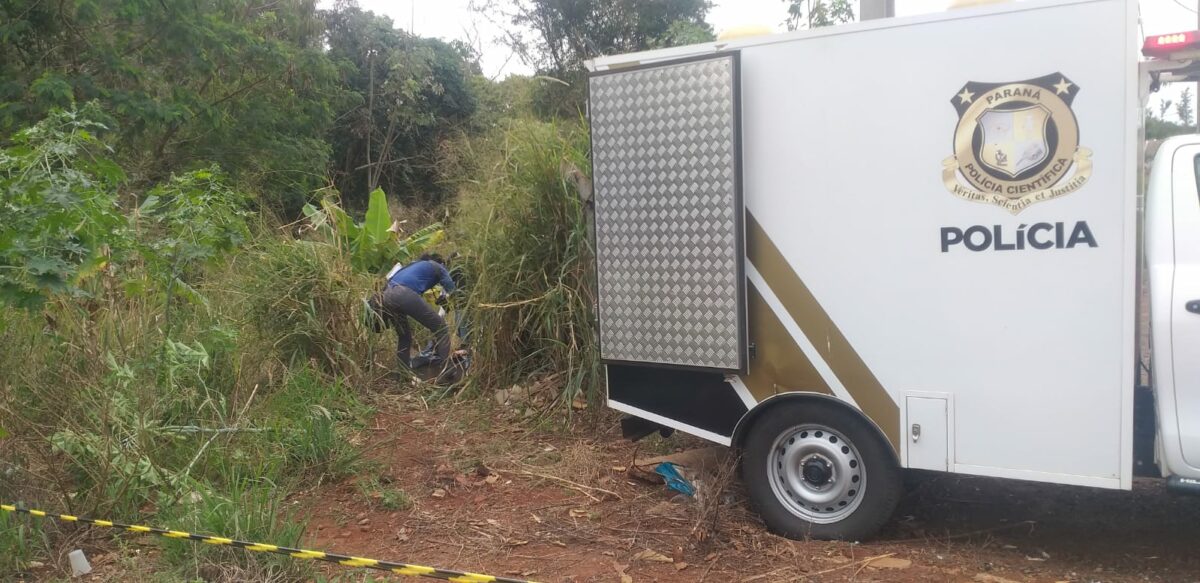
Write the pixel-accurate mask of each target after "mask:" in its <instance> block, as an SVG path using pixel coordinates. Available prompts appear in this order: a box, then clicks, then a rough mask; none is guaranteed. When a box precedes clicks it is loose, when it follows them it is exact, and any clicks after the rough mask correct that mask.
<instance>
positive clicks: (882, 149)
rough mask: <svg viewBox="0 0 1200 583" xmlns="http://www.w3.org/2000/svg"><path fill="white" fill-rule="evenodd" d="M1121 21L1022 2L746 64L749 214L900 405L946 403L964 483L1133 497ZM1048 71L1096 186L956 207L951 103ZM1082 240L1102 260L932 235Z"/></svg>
mask: <svg viewBox="0 0 1200 583" xmlns="http://www.w3.org/2000/svg"><path fill="white" fill-rule="evenodd" d="M1134 8H1135V7H1134V6H1132V5H1131V4H1130V3H1128V2H1126V1H1125V0H1095V1H1089V2H1071V3H1064V2H1052V3H1044V4H1038V3H1033V2H1030V3H1023V4H1022V5H1020V7H1019V8H1018V9H1012V10H1010V11H1007V12H1005V11H997V10H986V11H979V12H977V13H972V14H970V15H963V16H960V17H956V18H953V19H941V20H938V19H922V20H915V21H905V20H900V21H897V22H895V23H891V24H890V25H872V26H870V27H869V28H867V27H859V28H853V27H847V28H846V29H845V30H844V31H839V32H833V33H828V34H822V35H811V36H806V37H803V36H802V37H796V39H795V42H777V43H771V44H762V45H758V46H746V47H743V48H742V77H743V85H742V87H743V112H742V114H743V139H744V144H745V145H744V160H745V193H746V203H747V209H748V212H750V213H751V214H753V215H754V217H755V218H756V219H757V220H758V221H759V222H760V223H761V224H762V226H763V228H764V229H765V230H766V232H767V234H768V235H769V236H770V237H771V238H772V240H773V242H774V243H775V244H776V245H777V246H778V247H779V248H780V249H781V251H782V252H783V253H784V255H785V256H786V257H787V259H788V261H789V263H790V266H791V267H792V268H793V269H794V271H795V272H796V273H797V274H798V275H799V276H800V278H801V279H802V280H803V281H804V282H805V284H806V285H807V286H808V287H809V289H811V290H812V292H813V293H814V295H815V296H816V298H817V299H818V301H820V302H821V304H822V307H823V308H824V309H825V311H826V312H828V313H829V315H830V316H831V318H832V320H833V321H834V322H835V323H836V325H837V326H838V327H839V328H840V330H841V331H842V333H843V334H844V335H845V336H846V338H847V339H848V340H849V341H850V343H851V344H852V345H853V346H854V348H855V349H856V350H857V352H858V353H859V354H860V355H861V356H862V358H863V360H864V361H865V362H866V364H867V365H868V366H869V367H870V368H871V370H872V372H873V373H874V374H875V375H876V376H877V377H878V378H879V380H880V382H881V383H882V384H883V386H884V387H885V388H887V389H888V390H889V392H890V393H891V394H892V396H893V398H894V399H895V400H896V401H897V402H899V401H900V400H901V399H902V393H901V391H900V390H899V389H898V387H912V386H921V387H926V388H928V389H929V390H932V391H937V392H945V393H950V394H952V395H953V396H954V399H955V407H956V415H955V417H956V426H955V428H954V430H955V435H956V437H955V448H954V451H955V454H954V455H955V457H954V460H953V462H954V463H955V468H957V469H960V470H965V471H971V472H975V473H986V474H989V475H1012V476H1014V477H1030V478H1033V479H1042V480H1050V481H1063V482H1069V483H1081V482H1086V483H1089V484H1092V485H1103V486H1109V487H1119V486H1127V485H1128V483H1129V473H1130V471H1129V467H1128V466H1129V464H1130V463H1131V462H1130V460H1129V450H1130V449H1131V447H1132V437H1131V435H1132V425H1131V419H1130V417H1131V407H1132V390H1133V386H1132V379H1133V352H1134V351H1133V334H1134V331H1133V315H1134V309H1133V308H1134V302H1133V298H1134V294H1133V281H1134V261H1133V258H1134V254H1135V248H1134V243H1135V241H1134V239H1135V228H1136V215H1135V200H1134V192H1135V191H1136V188H1135V180H1136V176H1135V174H1134V172H1135V170H1136V168H1135V166H1134V165H1133V164H1130V163H1129V160H1131V159H1132V154H1131V153H1132V152H1133V151H1134V149H1135V147H1136V146H1135V145H1134V140H1135V139H1136V133H1137V125H1136V124H1137V120H1136V115H1137V112H1138V107H1137V105H1136V96H1137V87H1136V79H1135V72H1136V61H1135V59H1136V51H1135V50H1134V45H1135V42H1136V41H1135V39H1134V23H1133V21H1134V16H1133V10H1134ZM1071 23H1075V24H1074V25H1073V24H1071ZM1079 23H1087V26H1080V25H1079ZM1014 39H1020V42H1014ZM1056 72H1061V73H1062V74H1063V75H1065V76H1067V77H1069V78H1070V79H1071V80H1072V82H1073V83H1076V84H1078V86H1079V88H1080V92H1079V94H1078V96H1077V97H1076V99H1075V101H1074V104H1073V110H1074V114H1075V116H1076V118H1077V119H1078V124H1079V128H1080V134H1081V145H1082V146H1084V147H1087V148H1090V149H1092V150H1093V152H1094V155H1093V157H1092V161H1093V163H1094V169H1093V174H1092V177H1091V179H1090V181H1089V182H1088V184H1087V185H1086V186H1085V187H1083V188H1082V189H1081V190H1080V191H1079V192H1076V193H1073V194H1070V195H1067V196H1063V197H1061V198H1058V199H1056V200H1053V201H1049V202H1041V203H1037V204H1034V205H1032V206H1030V207H1028V208H1026V209H1025V210H1024V211H1022V212H1021V213H1020V214H1019V215H1016V216H1014V215H1013V214H1011V213H1009V212H1007V211H1005V210H1003V209H1000V208H997V207H994V206H991V205H985V204H979V203H974V202H968V201H964V200H960V199H958V198H956V197H954V196H953V195H951V194H949V193H948V192H947V191H946V188H945V186H944V185H943V184H942V176H941V164H942V161H943V160H944V159H945V158H946V157H947V156H948V155H950V154H952V151H951V150H952V148H951V142H952V138H953V135H954V131H955V125H956V122H957V117H956V115H955V112H954V109H953V107H951V105H950V102H949V100H950V98H951V97H952V96H953V95H954V94H955V93H956V92H957V91H958V90H959V89H960V88H962V87H963V85H964V84H965V83H967V82H972V81H974V82H1016V81H1021V80H1025V79H1032V78H1036V77H1041V76H1044V75H1047V74H1051V73H1056ZM1078 221H1086V222H1087V223H1088V225H1089V227H1090V229H1091V231H1092V233H1094V236H1095V238H1096V239H1097V241H1098V247H1096V248H1086V247H1085V248H1076V249H1051V250H1044V251H1038V250H1032V249H1026V250H1023V251H1011V252H1009V251H992V252H981V253H970V252H963V253H941V250H940V248H939V232H940V229H941V228H942V227H962V228H966V227H970V226H973V225H982V226H987V227H989V228H991V227H993V226H995V225H999V226H1000V227H1001V228H1002V229H1003V230H1006V231H1008V232H1009V233H1013V232H1015V231H1017V230H1018V229H1019V228H1020V225H1029V224H1034V223H1040V222H1047V223H1057V222H1063V223H1066V224H1068V225H1074V224H1075V223H1076V222H1078ZM814 342H817V340H814ZM1048 444H1053V446H1050V445H1048Z"/></svg>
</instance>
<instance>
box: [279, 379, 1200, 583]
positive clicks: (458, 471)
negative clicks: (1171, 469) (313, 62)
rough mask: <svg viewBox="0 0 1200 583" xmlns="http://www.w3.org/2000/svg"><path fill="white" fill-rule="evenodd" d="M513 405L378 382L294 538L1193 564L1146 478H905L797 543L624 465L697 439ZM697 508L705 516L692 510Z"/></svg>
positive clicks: (1013, 577) (489, 554) (755, 570)
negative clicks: (875, 516) (865, 517)
mask: <svg viewBox="0 0 1200 583" xmlns="http://www.w3.org/2000/svg"><path fill="white" fill-rule="evenodd" d="M519 417H520V415H518V414H517V413H515V412H513V411H512V410H510V409H507V408H495V410H494V411H484V410H482V409H481V408H480V407H477V406H476V405H462V404H460V405H457V406H452V405H440V406H437V407H434V408H432V409H426V408H424V407H423V406H422V404H421V401H420V400H419V399H416V398H415V397H411V396H408V397H406V396H397V397H389V398H388V399H387V402H386V403H385V404H383V405H382V406H381V412H380V413H379V415H378V416H377V418H376V419H375V427H373V428H371V429H369V430H367V431H365V432H364V435H363V440H364V442H365V444H366V445H367V446H368V448H369V451H368V454H367V457H368V459H369V460H371V462H372V463H370V464H368V466H369V467H368V469H367V470H365V471H363V472H362V473H361V474H360V475H358V476H355V477H354V478H351V479H350V480H347V481H345V482H343V483H340V484H331V485H326V486H323V487H321V488H319V489H317V490H315V491H311V492H306V493H304V494H302V495H300V496H299V497H297V498H296V499H295V500H294V502H295V503H296V506H297V508H307V509H311V511H310V513H311V514H310V518H311V528H310V530H309V540H308V541H307V542H308V543H309V546H310V548H319V549H323V550H330V551H334V552H344V553H348V554H354V555H358V556H366V557H372V558H380V559H389V560H397V561H406V562H410V563H417V564H424V565H432V566H439V567H448V568H455V569H462V570H470V571H475V572H483V573H488V574H493V575H507V576H512V577H525V578H530V579H536V580H539V581H578V582H583V581H622V577H621V575H622V574H623V575H625V576H626V577H628V578H627V579H624V580H625V581H629V580H632V581H639V582H640V581H714V582H717V581H743V582H746V583H750V582H753V581H763V582H769V581H798V580H810V581H904V582H909V581H979V582H983V583H1005V581H1087V582H1091V581H1185V580H1194V579H1195V578H1196V577H1195V575H1194V574H1195V573H1197V572H1200V553H1197V552H1196V550H1195V549H1196V543H1197V541H1200V500H1196V499H1189V498H1177V497H1172V496H1169V495H1167V494H1165V493H1164V492H1163V491H1162V486H1161V484H1159V483H1157V482H1153V481H1148V482H1139V483H1138V484H1137V486H1136V487H1135V489H1134V491H1133V492H1132V493H1130V492H1110V491H1103V490H1094V489H1087V488H1072V487H1062V486H1048V485H1041V484H1032V483H1024V482H1012V481H1000V480H991V479H983V478H969V477H954V476H940V477H933V476H917V477H916V478H917V479H915V480H913V481H914V484H913V489H912V490H911V491H910V493H909V495H908V496H907V497H906V498H905V500H904V502H903V503H902V506H901V508H900V510H899V511H898V513H897V515H896V519H895V520H894V521H893V522H892V523H891V524H890V525H889V526H888V527H887V529H886V530H885V531H884V532H883V533H882V535H881V536H880V537H879V538H878V539H876V540H874V541H871V542H869V543H863V544H852V543H830V542H819V541H807V542H798V541H789V540H786V539H783V538H780V537H776V536H773V535H771V534H769V533H767V532H765V531H764V530H763V528H762V526H761V524H760V523H759V522H758V520H757V519H756V518H755V516H754V515H753V514H752V513H751V512H750V511H749V510H748V508H747V505H746V501H745V498H744V495H743V492H742V491H741V488H740V485H738V484H736V482H735V483H734V484H733V485H732V486H731V487H730V488H728V489H727V490H726V491H725V493H724V494H722V495H721V496H719V497H718V498H717V500H719V504H712V503H710V504H707V505H706V504H704V503H703V501H697V500H696V499H692V498H687V497H685V496H682V495H678V494H675V493H674V492H672V491H670V490H668V489H667V488H666V487H664V486H661V485H651V484H648V483H645V482H642V481H639V480H636V479H631V478H630V477H629V476H628V475H627V473H626V471H625V468H627V467H628V466H629V465H630V464H631V461H632V460H633V459H634V457H635V455H637V456H646V455H654V454H661V453H669V451H670V450H672V449H677V448H684V447H688V448H690V447H694V446H703V445H705V444H703V443H702V442H699V441H692V440H690V439H685V438H678V437H676V438H672V439H670V440H662V439H660V438H658V437H657V436H655V437H652V438H650V439H648V440H646V442H644V443H643V444H642V445H640V446H635V445H634V444H630V443H627V442H625V441H623V440H621V439H620V436H619V434H618V433H617V429H616V422H615V417H612V416H610V415H607V414H601V415H592V416H591V417H593V418H597V417H600V418H603V419H602V420H598V419H593V420H592V421H590V422H582V423H580V424H579V426H578V427H576V428H574V429H573V430H572V431H571V432H569V433H567V432H554V431H531V430H529V429H528V423H521V422H519V421H518V418H519ZM639 448H640V449H639ZM713 489H715V485H704V484H702V486H701V491H702V493H704V492H705V491H708V492H709V494H710V497H711V491H712V490H713ZM401 492H403V493H404V494H407V495H408V496H409V497H411V506H407V507H405V506H406V505H405V502H407V501H406V500H404V496H403V495H402V494H401ZM702 500H703V497H702ZM712 507H716V508H717V515H716V522H715V527H714V526H712V519H713V514H712V512H711V511H704V510H702V508H710V509H711V508H712ZM701 518H704V520H703V521H701ZM647 551H650V552H647ZM872 557H883V559H880V560H875V561H870V560H868V559H870V558H872ZM335 573H336V574H337V575H340V576H341V577H342V579H341V580H343V581H344V580H357V577H358V576H357V575H350V572H347V571H345V570H341V571H338V570H336V569H334V568H332V567H330V570H329V574H330V575H333V574H335ZM365 576H366V575H365V574H363V576H362V577H363V578H365ZM374 576H375V577H376V579H375V580H379V578H378V577H379V576H378V575H374ZM385 579H386V576H385ZM397 580H399V579H397Z"/></svg>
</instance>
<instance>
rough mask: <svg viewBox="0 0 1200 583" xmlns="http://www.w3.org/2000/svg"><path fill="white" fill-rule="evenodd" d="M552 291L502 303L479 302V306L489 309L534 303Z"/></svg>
mask: <svg viewBox="0 0 1200 583" xmlns="http://www.w3.org/2000/svg"><path fill="white" fill-rule="evenodd" d="M553 292H554V290H550V291H548V292H546V293H544V294H542V295H540V296H538V297H536V298H533V299H529V300H521V301H519V302H507V303H503V304H479V307H481V308H489V309H504V308H515V307H517V306H524V305H526V304H534V303H537V302H540V301H542V300H544V299H546V297H547V296H549V295H550V294H551V293H553Z"/></svg>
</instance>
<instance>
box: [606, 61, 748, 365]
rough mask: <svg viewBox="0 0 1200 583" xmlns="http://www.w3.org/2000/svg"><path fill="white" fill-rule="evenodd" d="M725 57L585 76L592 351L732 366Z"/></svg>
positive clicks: (737, 313)
mask: <svg viewBox="0 0 1200 583" xmlns="http://www.w3.org/2000/svg"><path fill="white" fill-rule="evenodd" d="M737 79H738V69H737V55H736V54H727V55H721V56H713V57H709V58H704V59H692V60H687V61H684V62H675V63H669V64H667V63H664V64H661V65H656V66H653V67H645V68H639V69H634V70H627V71H625V70H623V71H616V72H609V73H603V74H596V75H593V76H592V78H591V79H590V80H589V110H590V111H589V113H590V116H591V131H592V136H591V137H592V163H593V174H594V176H593V179H594V182H595V190H596V196H595V201H596V212H595V214H596V241H595V244H596V273H597V291H598V306H599V310H598V314H597V317H598V319H599V323H600V353H601V358H603V359H604V360H606V361H618V362H643V363H655V364H667V365H674V366H687V367H703V368H715V369H722V370H740V369H742V368H743V364H744V362H743V360H744V355H745V307H744V304H745V301H744V299H745V298H744V291H745V278H744V277H743V276H742V270H741V257H742V254H743V249H742V244H741V243H742V234H741V229H742V223H741V221H742V201H741V192H740V188H741V184H740V181H739V173H740V167H739V155H740V150H739V142H738V115H737V111H738V108H737V106H738V86H737Z"/></svg>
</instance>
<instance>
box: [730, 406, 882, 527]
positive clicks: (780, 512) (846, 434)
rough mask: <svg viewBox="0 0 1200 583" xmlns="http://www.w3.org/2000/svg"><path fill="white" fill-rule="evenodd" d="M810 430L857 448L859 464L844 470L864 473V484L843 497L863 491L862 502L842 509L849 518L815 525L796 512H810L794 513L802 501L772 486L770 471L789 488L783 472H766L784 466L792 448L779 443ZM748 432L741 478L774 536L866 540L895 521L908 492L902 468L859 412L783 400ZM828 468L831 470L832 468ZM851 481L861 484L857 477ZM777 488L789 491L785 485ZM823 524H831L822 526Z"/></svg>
mask: <svg viewBox="0 0 1200 583" xmlns="http://www.w3.org/2000/svg"><path fill="white" fill-rule="evenodd" d="M809 426H823V427H826V428H828V429H829V430H832V432H833V433H829V435H830V436H835V435H836V434H840V435H841V436H842V439H843V442H842V443H843V444H844V445H850V446H852V447H853V449H854V455H853V456H852V461H853V462H855V463H853V464H851V465H849V466H846V467H860V468H861V471H862V476H861V477H862V482H861V486H859V487H858V488H857V490H856V489H850V490H848V491H847V492H844V493H843V495H842V496H843V497H845V496H850V497H853V496H856V495H858V494H859V493H861V496H859V499H857V500H852V504H851V505H850V506H849V507H848V510H844V511H843V510H839V511H838V512H845V514H837V513H831V514H830V516H828V517H819V518H818V519H817V521H813V520H809V519H806V518H805V517H803V516H801V515H799V514H798V513H797V512H807V511H808V510H807V509H802V510H800V511H794V510H792V508H795V507H796V505H801V506H803V505H804V504H807V502H802V498H798V497H797V498H794V499H793V500H792V501H790V502H789V501H787V500H785V499H782V498H781V496H784V494H782V493H780V494H777V493H776V488H775V487H773V486H772V484H771V479H772V478H771V476H772V475H773V474H772V473H773V472H774V475H775V476H776V479H777V480H778V481H779V483H780V484H786V483H788V482H786V481H785V478H784V477H781V476H780V475H779V474H780V473H782V472H783V471H784V470H782V469H779V470H769V469H768V464H777V467H778V468H783V467H784V465H783V463H782V461H779V460H782V459H784V458H783V456H784V455H785V451H786V448H787V447H788V445H787V442H782V441H781V442H780V445H781V446H782V447H780V448H778V449H777V450H776V449H775V444H776V440H781V439H783V438H784V436H788V435H799V434H797V433H795V432H796V431H797V430H799V429H802V428H805V427H809ZM749 431H750V433H749V434H748V435H747V436H746V441H745V442H744V447H743V450H742V477H743V480H744V481H745V483H746V489H747V490H748V491H749V494H750V502H751V504H753V505H754V507H755V509H756V510H757V511H758V514H759V516H761V517H762V519H763V522H765V523H766V525H767V528H768V529H769V530H770V531H771V532H774V533H776V534H779V535H782V536H786V537H788V538H791V539H809V538H811V539H821V540H864V539H866V538H869V537H870V536H872V535H874V534H875V533H876V532H878V531H879V529H880V528H881V527H882V526H883V525H884V524H885V523H886V522H887V521H888V520H889V519H890V518H891V516H892V512H894V511H895V509H896V504H897V503H898V502H899V501H900V497H901V495H902V494H903V491H904V488H903V477H902V474H901V471H900V467H899V464H898V463H897V460H896V456H895V455H894V453H893V451H892V448H891V445H890V444H888V443H887V441H885V440H884V439H883V438H882V437H881V436H880V435H879V432H878V431H877V430H876V429H875V428H874V427H873V426H871V425H870V423H869V422H868V421H866V420H865V419H864V418H862V416H861V415H860V414H859V413H857V412H855V411H852V410H850V409H849V408H847V407H845V406H842V405H839V404H836V403H832V402H825V401H816V400H804V401H785V402H782V403H779V404H778V405H775V406H773V407H771V408H770V409H768V410H767V411H765V412H764V413H763V414H762V416H761V417H759V418H758V419H757V420H756V421H755V422H754V425H752V426H751V427H750V429H749ZM806 433H807V432H806ZM827 433H828V432H827ZM814 435H816V433H815V432H814ZM806 437H807V436H806ZM846 441H848V442H850V443H845V442H846ZM839 447H840V446H839ZM842 449H843V450H844V449H845V448H842ZM825 465H826V467H829V464H825ZM801 474H802V475H804V476H806V474H803V473H801ZM851 477H853V478H854V481H855V482H856V483H857V482H858V480H859V477H855V476H851ZM840 479H847V477H845V476H842V477H841V478H840ZM832 483H833V482H831V484H832ZM808 484H809V485H811V484H812V483H811V482H809V483H808ZM779 488H780V489H785V490H788V493H789V494H790V493H791V490H790V489H788V488H787V487H786V486H780V487H779ZM822 504H823V503H822ZM789 507H790V508H789ZM812 510H814V511H817V513H818V514H819V512H820V510H821V509H818V508H816V507H813V508H812ZM821 520H833V522H829V523H821V522H820V521H821Z"/></svg>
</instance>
